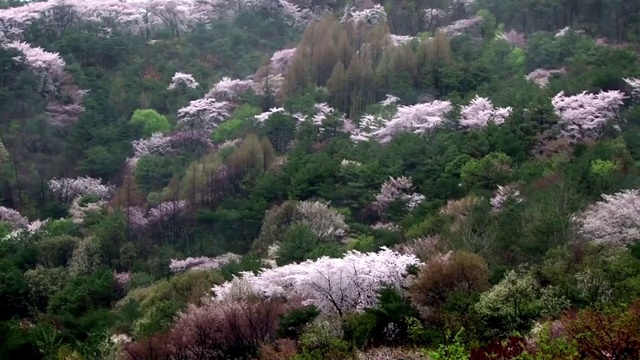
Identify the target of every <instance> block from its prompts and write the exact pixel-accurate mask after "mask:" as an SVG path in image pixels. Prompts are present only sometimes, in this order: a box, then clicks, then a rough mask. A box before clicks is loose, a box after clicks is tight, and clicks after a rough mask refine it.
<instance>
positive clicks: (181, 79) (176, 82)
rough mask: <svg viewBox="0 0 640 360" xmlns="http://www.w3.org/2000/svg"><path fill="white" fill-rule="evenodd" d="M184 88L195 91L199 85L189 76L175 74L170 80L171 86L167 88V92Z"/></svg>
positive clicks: (181, 73)
mask: <svg viewBox="0 0 640 360" xmlns="http://www.w3.org/2000/svg"><path fill="white" fill-rule="evenodd" d="M181 86H184V87H186V88H189V89H195V88H197V87H198V86H200V84H199V83H198V82H197V81H196V79H194V78H193V75H191V74H185V73H183V72H176V73H175V74H174V75H173V77H172V78H171V84H169V87H167V90H173V89H177V88H178V87H181Z"/></svg>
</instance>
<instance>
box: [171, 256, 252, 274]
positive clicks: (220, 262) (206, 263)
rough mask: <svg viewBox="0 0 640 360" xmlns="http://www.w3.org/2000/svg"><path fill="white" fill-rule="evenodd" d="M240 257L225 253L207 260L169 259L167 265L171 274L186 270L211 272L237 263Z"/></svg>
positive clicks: (204, 258) (205, 258)
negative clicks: (169, 261)
mask: <svg viewBox="0 0 640 360" xmlns="http://www.w3.org/2000/svg"><path fill="white" fill-rule="evenodd" d="M239 260H240V255H236V254H233V253H226V254H223V255H220V256H216V257H214V258H209V257H205V256H201V257H189V258H186V259H184V260H176V259H171V264H169V269H171V272H174V273H177V272H182V271H186V270H212V269H218V268H220V267H222V266H224V265H226V264H229V263H231V262H234V261H239Z"/></svg>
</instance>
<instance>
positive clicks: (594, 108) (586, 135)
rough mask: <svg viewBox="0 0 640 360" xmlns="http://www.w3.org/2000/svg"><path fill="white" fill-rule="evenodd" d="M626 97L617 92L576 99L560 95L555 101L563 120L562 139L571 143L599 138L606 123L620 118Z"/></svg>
mask: <svg viewBox="0 0 640 360" xmlns="http://www.w3.org/2000/svg"><path fill="white" fill-rule="evenodd" d="M624 98H625V96H624V94H623V93H622V92H620V91H617V90H612V91H600V92H599V93H597V94H588V93H586V92H582V93H580V94H577V95H572V96H566V95H565V94H564V93H563V92H560V93H559V94H557V95H556V96H554V97H553V99H552V100H551V102H552V104H553V107H554V109H555V112H556V114H557V115H558V117H559V118H560V125H561V126H562V137H563V138H565V139H566V140H568V141H569V142H579V141H581V140H584V139H597V138H599V137H600V134H601V132H602V129H603V128H604V126H605V124H606V123H607V122H609V121H610V120H612V119H615V118H616V117H617V115H618V110H619V108H620V106H621V105H622V104H623V100H624Z"/></svg>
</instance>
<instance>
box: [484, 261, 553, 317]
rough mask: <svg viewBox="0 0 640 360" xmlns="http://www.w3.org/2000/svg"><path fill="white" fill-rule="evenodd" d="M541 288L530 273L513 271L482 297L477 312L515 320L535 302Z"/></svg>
mask: <svg viewBox="0 0 640 360" xmlns="http://www.w3.org/2000/svg"><path fill="white" fill-rule="evenodd" d="M539 286H540V285H539V284H538V282H537V281H536V280H535V279H534V277H533V275H532V274H531V273H530V272H526V271H518V272H516V271H514V270H511V271H509V272H508V273H507V274H506V275H505V277H504V278H503V279H502V280H501V281H500V283H498V284H497V285H495V286H494V287H493V288H491V289H490V290H489V291H487V292H485V293H483V294H482V295H481V296H480V300H479V301H478V303H477V304H476V306H475V308H476V311H477V312H478V313H479V314H480V315H483V316H486V317H505V318H509V319H513V320H515V319H517V318H518V317H519V316H522V315H524V313H525V312H526V311H527V310H528V308H529V307H530V306H531V305H532V302H533V301H535V296H536V293H537V291H538V289H539Z"/></svg>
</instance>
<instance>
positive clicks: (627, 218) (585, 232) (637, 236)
mask: <svg viewBox="0 0 640 360" xmlns="http://www.w3.org/2000/svg"><path fill="white" fill-rule="evenodd" d="M574 220H575V221H576V223H577V224H578V226H579V229H578V233H579V234H581V235H582V236H584V237H585V238H587V239H589V240H591V241H594V242H596V243H600V244H613V245H627V244H630V243H632V242H634V241H637V240H640V192H639V191H638V190H625V191H622V192H619V193H617V194H614V195H602V201H598V202H596V203H595V204H592V205H590V206H589V207H588V208H587V209H586V210H585V211H584V212H583V213H582V214H580V215H578V216H577V217H576V218H575V219H574Z"/></svg>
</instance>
